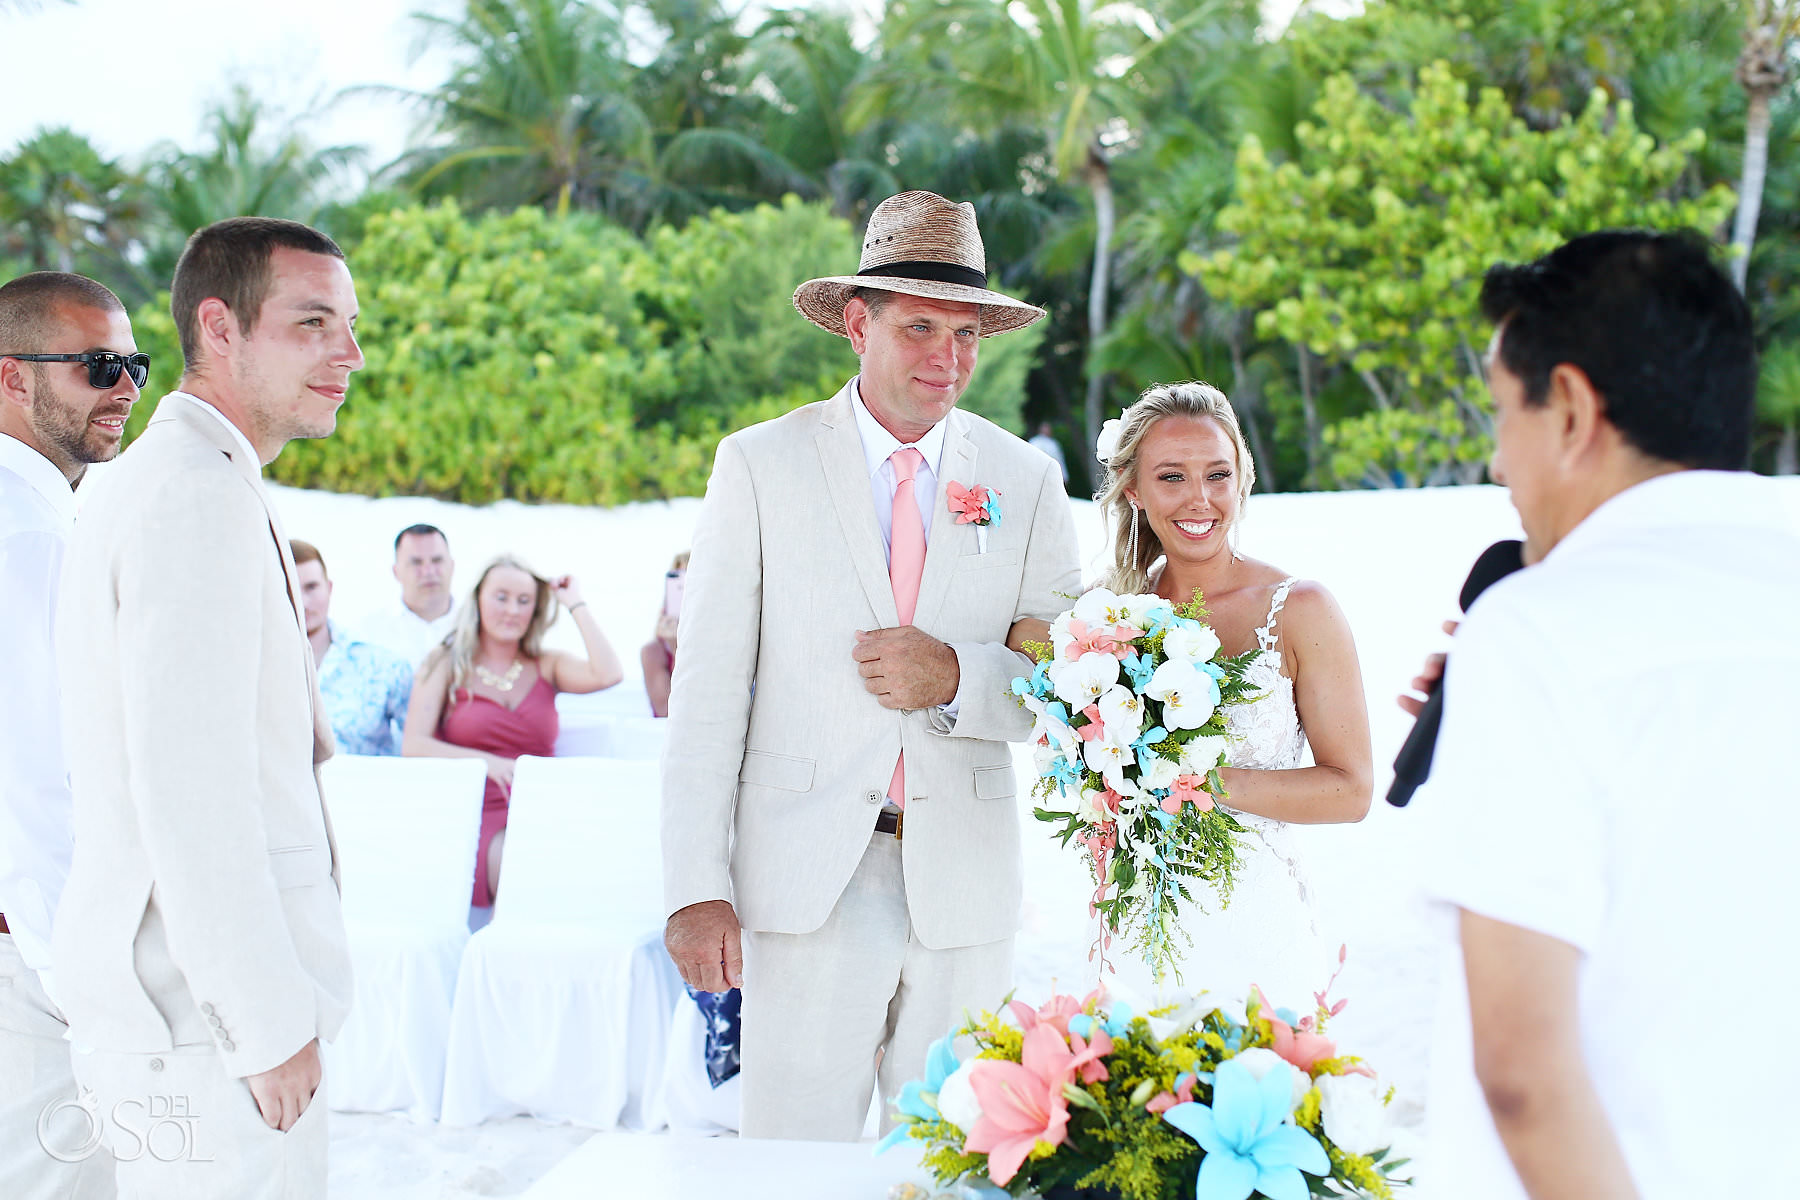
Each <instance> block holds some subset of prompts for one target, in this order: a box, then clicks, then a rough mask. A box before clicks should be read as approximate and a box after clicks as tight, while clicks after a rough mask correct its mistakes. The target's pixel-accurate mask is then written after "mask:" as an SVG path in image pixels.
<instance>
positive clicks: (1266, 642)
mask: <svg viewBox="0 0 1800 1200" xmlns="http://www.w3.org/2000/svg"><path fill="white" fill-rule="evenodd" d="M1298 582H1299V580H1297V579H1295V578H1294V577H1293V576H1292V575H1289V576H1288V577H1287V578H1286V579H1284V580H1282V581H1281V582H1280V583H1278V584H1276V585H1275V595H1274V596H1273V597H1271V598H1270V600H1269V615H1268V617H1267V618H1265V619H1264V621H1263V626H1262V628H1261V629H1258V630H1257V631H1256V648H1257V649H1258V650H1263V651H1272V650H1274V649H1275V618H1276V617H1277V616H1279V615H1280V613H1281V606H1282V605H1284V604H1286V603H1287V598H1288V592H1289V591H1290V590H1291V589H1292V588H1293V586H1294V584H1296V583H1298Z"/></svg>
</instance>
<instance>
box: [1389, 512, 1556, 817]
mask: <svg viewBox="0 0 1800 1200" xmlns="http://www.w3.org/2000/svg"><path fill="white" fill-rule="evenodd" d="M1524 566H1525V543H1524V542H1519V541H1506V542H1495V543H1494V544H1493V545H1491V546H1489V547H1488V548H1487V549H1486V550H1483V551H1482V552H1481V557H1480V558H1478V559H1476V560H1475V565H1474V566H1473V567H1471V568H1470V569H1469V577H1468V579H1466V580H1465V581H1464V582H1463V586H1462V593H1461V595H1460V596H1458V597H1457V600H1458V603H1459V604H1460V605H1461V606H1462V610H1463V611H1464V612H1465V613H1466V612H1468V611H1469V609H1471V608H1473V607H1474V606H1475V599H1476V597H1478V596H1480V595H1481V593H1483V592H1485V591H1487V590H1488V589H1489V588H1490V587H1493V586H1494V585H1495V584H1496V583H1499V582H1500V581H1501V580H1502V579H1505V578H1506V577H1507V576H1508V575H1511V574H1512V573H1513V572H1514V571H1518V570H1522V569H1523V568H1524ZM1443 717H1444V679H1443V676H1441V675H1440V676H1439V677H1438V678H1437V679H1435V680H1434V681H1432V684H1431V688H1430V690H1429V691H1427V692H1426V693H1425V707H1424V708H1423V709H1421V710H1420V711H1419V719H1418V720H1417V721H1416V722H1415V723H1414V724H1413V727H1412V732H1411V733H1409V734H1407V735H1406V742H1405V744H1404V745H1402V746H1401V747H1400V753H1399V754H1397V755H1395V756H1394V783H1393V786H1392V787H1390V788H1388V794H1387V802H1388V803H1389V804H1391V805H1393V806H1394V807H1395V808H1405V807H1406V806H1407V804H1408V803H1409V802H1410V801H1411V800H1412V798H1413V793H1414V792H1415V791H1417V790H1418V788H1419V785H1420V784H1421V783H1424V782H1425V780H1426V778H1427V777H1429V776H1430V774H1431V758H1432V754H1433V753H1434V752H1435V751H1436V750H1437V735H1438V724H1439V723H1440V722H1441V721H1442V720H1443Z"/></svg>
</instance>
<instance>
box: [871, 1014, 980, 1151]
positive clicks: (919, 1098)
mask: <svg viewBox="0 0 1800 1200" xmlns="http://www.w3.org/2000/svg"><path fill="white" fill-rule="evenodd" d="M961 1065H962V1063H961V1062H960V1061H958V1059H957V1057H956V1034H954V1033H947V1034H945V1035H944V1036H943V1037H941V1038H939V1039H938V1040H937V1041H935V1042H933V1043H931V1049H930V1050H928V1051H927V1052H926V1054H925V1078H923V1079H909V1080H907V1081H906V1083H905V1085H904V1086H902V1087H901V1089H900V1094H899V1095H898V1096H896V1097H895V1098H894V1108H895V1109H897V1110H898V1111H899V1112H900V1114H901V1115H902V1116H903V1117H910V1118H912V1121H935V1120H937V1119H938V1106H937V1094H938V1092H939V1090H941V1089H942V1088H943V1086H944V1081H945V1080H946V1079H948V1078H950V1076H952V1075H954V1074H956V1068H957V1067H959V1066H961ZM912 1121H902V1122H901V1123H900V1124H897V1125H895V1126H894V1128H893V1129H891V1130H889V1131H888V1135H887V1136H886V1137H884V1138H882V1139H881V1144H880V1145H878V1146H876V1147H875V1153H877V1154H880V1153H881V1152H882V1151H883V1150H886V1149H888V1148H890V1147H892V1146H894V1145H896V1144H897V1143H899V1142H903V1141H905V1140H906V1139H907V1138H908V1137H909V1136H910V1135H911V1133H912Z"/></svg>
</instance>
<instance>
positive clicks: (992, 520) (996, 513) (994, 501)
mask: <svg viewBox="0 0 1800 1200" xmlns="http://www.w3.org/2000/svg"><path fill="white" fill-rule="evenodd" d="M982 508H983V509H984V510H986V512H987V519H988V524H989V525H992V526H993V527H994V528H996V529H998V528H999V527H1000V493H999V492H996V491H995V490H994V489H993V488H989V489H988V494H987V503H986V504H984V505H982Z"/></svg>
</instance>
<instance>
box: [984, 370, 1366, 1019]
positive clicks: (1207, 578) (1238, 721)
mask: <svg viewBox="0 0 1800 1200" xmlns="http://www.w3.org/2000/svg"><path fill="white" fill-rule="evenodd" d="M1108 424H1109V428H1112V423H1111V422H1109V423H1108ZM1106 441H1107V439H1105V438H1103V439H1102V442H1103V448H1104V449H1107V450H1109V451H1110V453H1107V454H1104V455H1103V457H1102V461H1103V463H1104V464H1105V466H1106V484H1105V487H1104V488H1103V489H1102V491H1101V493H1100V495H1099V497H1098V500H1099V503H1100V504H1101V506H1102V509H1103V511H1104V513H1105V515H1106V520H1107V523H1108V527H1109V530H1110V532H1111V534H1112V554H1111V558H1112V564H1111V570H1110V571H1109V572H1108V577H1107V578H1106V579H1105V580H1103V582H1104V583H1105V584H1106V586H1107V587H1109V588H1110V589H1111V590H1113V591H1115V592H1119V593H1121V594H1123V593H1128V592H1152V591H1153V592H1155V593H1156V594H1158V595H1160V596H1163V597H1165V598H1167V599H1170V600H1173V601H1175V602H1177V603H1181V602H1184V601H1186V600H1188V599H1191V598H1192V596H1193V593H1194V591H1195V589H1199V591H1200V593H1201V595H1202V596H1203V597H1204V600H1205V603H1206V607H1207V609H1208V611H1209V613H1210V615H1209V616H1208V617H1207V621H1208V623H1209V624H1210V625H1211V626H1212V627H1213V631H1214V632H1215V633H1216V634H1217V635H1218V637H1219V640H1220V642H1221V643H1222V644H1223V646H1224V648H1225V651H1226V653H1228V654H1232V655H1236V654H1241V653H1244V652H1246V651H1248V650H1251V649H1256V650H1258V651H1259V654H1258V657H1257V659H1256V661H1255V662H1254V663H1253V664H1252V665H1251V667H1250V670H1249V672H1248V675H1249V678H1250V679H1251V680H1252V681H1253V682H1255V683H1257V684H1259V685H1261V686H1262V687H1263V688H1264V691H1263V692H1262V694H1261V695H1260V696H1259V697H1258V698H1257V699H1255V700H1253V701H1251V702H1250V703H1247V704H1242V705H1236V706H1233V707H1231V708H1228V709H1227V710H1226V720H1227V723H1228V724H1229V726H1230V730H1231V735H1232V739H1233V741H1232V745H1231V748H1230V750H1229V751H1228V756H1227V762H1228V764H1229V765H1228V766H1226V767H1225V768H1223V769H1222V770H1221V776H1222V779H1223V782H1224V784H1225V788H1226V791H1227V792H1228V793H1229V796H1230V799H1229V800H1228V801H1226V802H1224V803H1223V804H1222V807H1225V808H1227V809H1229V810H1230V811H1231V812H1232V813H1234V814H1235V815H1236V816H1237V818H1238V821H1239V822H1240V823H1241V824H1242V825H1243V826H1244V827H1245V828H1246V829H1247V830H1248V833H1246V834H1245V835H1243V836H1242V837H1241V838H1240V845H1239V859H1240V871H1239V873H1238V877H1237V883H1236V886H1235V888H1234V890H1233V892H1232V897H1231V902H1230V904H1229V905H1228V906H1226V907H1224V908H1223V909H1221V908H1220V905H1219V902H1218V900H1217V898H1216V896H1215V895H1214V894H1213V893H1212V892H1211V890H1210V889H1208V888H1204V887H1201V888H1199V889H1198V890H1196V891H1195V901H1196V903H1194V904H1191V905H1188V906H1186V910H1185V912H1184V914H1183V917H1182V921H1181V926H1182V930H1183V931H1184V932H1185V933H1186V934H1187V935H1188V937H1190V938H1191V939H1192V944H1191V946H1186V947H1185V948H1184V949H1183V952H1182V955H1181V962H1180V965H1179V970H1180V973H1181V979H1180V983H1179V984H1177V983H1176V982H1175V981H1174V980H1172V979H1169V978H1165V979H1164V980H1163V983H1162V985H1161V986H1160V987H1158V986H1157V985H1156V984H1155V983H1154V982H1153V981H1152V978H1151V973H1150V970H1149V968H1148V967H1147V966H1145V964H1144V963H1142V962H1140V961H1138V960H1136V959H1134V958H1129V957H1124V955H1123V953H1122V951H1123V948H1124V943H1123V941H1122V939H1114V942H1113V950H1112V951H1111V952H1110V953H1109V955H1108V966H1109V968H1110V970H1109V973H1108V975H1107V976H1105V977H1103V982H1105V983H1107V984H1108V986H1109V988H1110V990H1112V991H1113V992H1114V993H1115V994H1117V995H1119V996H1120V997H1121V998H1123V999H1126V1000H1131V1001H1135V1002H1137V1003H1139V1004H1148V1003H1153V1002H1154V1003H1160V1002H1161V1001H1162V1000H1163V999H1165V998H1172V997H1175V996H1185V995H1186V994H1188V993H1190V992H1194V991H1198V990H1200V989H1202V988H1205V989H1208V990H1210V991H1213V992H1215V993H1218V994H1220V995H1221V996H1222V997H1228V998H1231V999H1233V1000H1237V999H1241V998H1242V997H1243V996H1244V995H1245V994H1246V993H1247V992H1248V991H1249V989H1250V987H1251V985H1252V984H1254V985H1257V986H1259V987H1261V988H1262V990H1263V992H1264V994H1265V995H1267V996H1268V998H1269V1000H1270V1001H1271V1002H1272V1003H1275V1004H1279V1005H1284V1006H1291V1007H1294V1008H1296V1009H1299V1010H1301V1011H1302V1012H1304V1011H1306V1010H1307V1009H1310V1007H1311V997H1312V994H1313V993H1314V992H1315V991H1318V990H1320V989H1322V988H1323V987H1324V986H1325V985H1326V982H1327V981H1328V980H1329V978H1330V976H1331V973H1332V970H1333V968H1334V967H1335V966H1336V962H1335V947H1332V948H1327V947H1326V946H1325V945H1324V943H1323V941H1322V939H1321V938H1320V936H1319V932H1318V928H1317V922H1316V918H1315V911H1314V897H1313V893H1312V889H1311V887H1310V886H1309V885H1308V882H1307V875H1306V871H1305V864H1304V863H1303V862H1302V861H1301V859H1300V856H1299V854H1298V851H1297V849H1296V847H1295V844H1294V838H1293V836H1292V831H1291V829H1290V828H1289V827H1290V826H1291V825H1296V824H1330V823H1334V822H1346V821H1358V820H1361V819H1362V817H1363V815H1364V814H1365V813H1367V812H1368V809H1369V799H1370V794H1371V791H1372V789H1373V767H1372V762H1371V757H1372V756H1371V751H1370V748H1369V719H1368V711H1367V708H1366V706H1365V704H1364V700H1363V688H1362V672H1361V670H1360V669H1359V668H1358V666H1357V660H1356V647H1355V644H1354V642H1353V641H1352V639H1351V636H1350V627H1349V624H1348V623H1347V622H1346V621H1345V620H1344V615H1343V613H1342V611H1341V610H1340V609H1339V608H1338V606H1337V602H1336V601H1335V600H1333V599H1332V597H1331V594H1330V593H1329V592H1327V591H1326V590H1325V589H1324V588H1323V587H1321V586H1320V585H1319V584H1317V583H1313V582H1310V581H1307V580H1297V579H1295V578H1293V577H1292V576H1290V575H1288V574H1287V572H1285V571H1282V570H1280V569H1279V568H1277V567H1273V566H1270V565H1269V564H1267V563H1264V562H1258V561H1257V560H1255V559H1252V558H1245V557H1243V556H1241V555H1240V554H1238V553H1237V551H1236V548H1235V544H1236V542H1237V536H1236V535H1237V532H1238V526H1239V524H1240V522H1241V521H1242V519H1243V514H1244V507H1245V502H1246V500H1247V499H1248V498H1249V495H1250V488H1251V485H1252V484H1253V483H1254V482H1255V479H1256V465H1255V463H1254V461H1253V460H1252V458H1251V455H1250V449H1249V446H1248V445H1246V444H1245V441H1244V437H1243V434H1242V432H1241V430H1240V428H1239V426H1238V421H1237V415H1236V413H1235V412H1233V411H1232V408H1231V404H1230V402H1229V401H1227V400H1226V399H1225V396H1224V395H1223V394H1222V393H1221V392H1219V391H1218V389H1216V388H1213V387H1210V386H1208V385H1207V384H1203V383H1180V384H1165V385H1159V386H1157V387H1153V388H1151V389H1150V390H1149V391H1147V392H1145V393H1144V394H1143V395H1142V396H1141V397H1139V399H1138V401H1137V403H1135V404H1133V405H1132V406H1131V407H1130V408H1128V409H1126V410H1125V412H1124V414H1123V415H1122V416H1121V418H1120V420H1119V423H1118V425H1117V427H1116V435H1115V438H1114V439H1113V440H1112V444H1111V445H1110V446H1106V445H1105V442H1106ZM1024 624H1025V623H1023V622H1022V623H1021V626H1023V625H1024ZM1021 626H1015V628H1014V638H1013V639H1010V640H1012V641H1013V642H1014V644H1019V643H1021V642H1022V641H1023V640H1026V638H1027V637H1032V638H1035V639H1036V640H1043V637H1042V635H1040V634H1036V633H1035V631H1033V630H1025V629H1022V628H1021ZM1115 956H1117V957H1116V958H1115Z"/></svg>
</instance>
